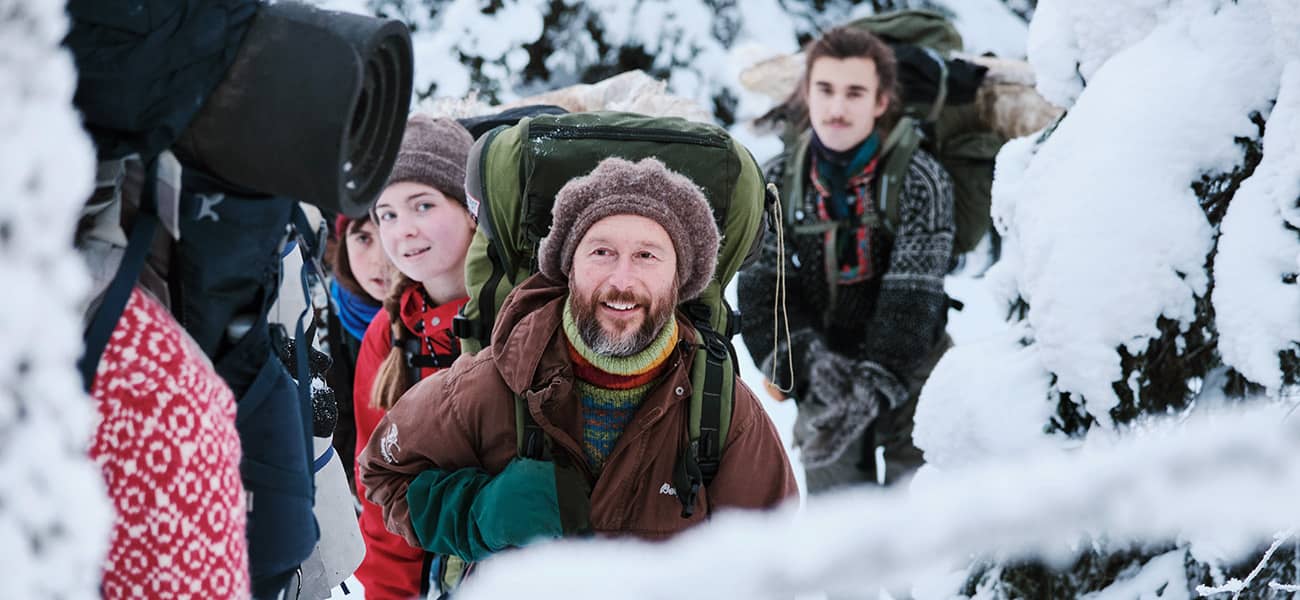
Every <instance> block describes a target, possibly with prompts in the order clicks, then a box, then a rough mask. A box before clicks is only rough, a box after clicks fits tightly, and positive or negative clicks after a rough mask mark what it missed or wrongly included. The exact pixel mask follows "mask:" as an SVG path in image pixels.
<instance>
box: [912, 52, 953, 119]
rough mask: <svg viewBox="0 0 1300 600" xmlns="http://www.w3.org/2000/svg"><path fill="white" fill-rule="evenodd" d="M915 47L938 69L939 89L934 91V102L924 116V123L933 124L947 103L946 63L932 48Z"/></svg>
mask: <svg viewBox="0 0 1300 600" xmlns="http://www.w3.org/2000/svg"><path fill="white" fill-rule="evenodd" d="M917 47H918V48H920V49H921V51H922V52H924V53H925V55H926V56H927V57H929V58H930V60H933V61H934V64H935V65H937V66H938V67H939V81H938V84H939V88H938V89H937V90H936V91H935V94H934V102H931V103H930V112H929V113H927V114H926V115H925V122H926V123H934V122H935V121H938V120H939V115H940V114H941V113H942V112H943V105H944V103H945V102H947V101H948V61H946V60H944V59H943V57H942V56H940V55H939V53H938V52H936V51H935V49H934V48H931V47H929V46H917Z"/></svg>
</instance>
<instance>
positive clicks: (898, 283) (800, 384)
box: [738, 150, 954, 398]
mask: <svg viewBox="0 0 1300 600" xmlns="http://www.w3.org/2000/svg"><path fill="white" fill-rule="evenodd" d="M785 164H786V157H785V156H784V155H782V156H778V157H777V158H775V159H773V160H772V161H771V162H769V163H768V165H767V166H766V168H765V170H766V175H767V180H768V181H769V182H773V183H776V184H777V185H778V186H779V185H781V182H782V181H783V177H784V175H785V173H784V170H785ZM805 177H807V175H805ZM872 185H874V183H873V184H872ZM804 188H805V190H807V191H806V193H805V194H804V197H803V198H801V199H798V201H800V202H801V204H802V206H801V208H802V211H803V213H804V214H810V215H815V214H816V210H815V203H816V200H817V198H816V191H815V189H814V187H813V186H811V185H805V186H804ZM871 194H872V197H874V194H875V191H874V190H872V191H871ZM952 198H953V196H952V180H951V179H950V178H949V176H948V173H947V172H946V171H945V170H944V169H943V167H942V166H941V165H940V164H939V162H938V161H937V160H935V159H934V157H932V156H931V155H929V154H927V153H926V152H925V151H923V150H918V151H917V152H916V154H915V155H914V156H913V158H912V162H911V164H910V165H909V166H908V171H907V176H906V177H905V178H904V181H903V191H902V193H901V194H900V199H899V223H898V227H897V231H895V232H894V235H893V236H892V239H890V237H891V236H890V234H889V233H887V232H885V231H883V230H877V231H875V232H873V236H874V237H875V239H881V240H885V241H884V243H880V244H876V245H875V246H874V249H875V252H874V255H873V256H872V260H873V261H874V262H875V264H877V265H884V266H885V268H884V269H877V272H878V273H881V274H880V275H878V276H877V277H875V278H873V279H869V280H867V281H863V282H861V283H855V284H850V285H843V286H840V287H839V289H838V290H837V298H836V300H835V305H834V307H831V306H830V304H831V297H830V294H829V291H828V289H829V288H828V284H827V282H826V276H825V274H824V267H823V247H822V239H821V237H820V236H817V235H793V234H792V233H791V232H789V231H787V233H786V236H785V241H786V248H785V254H786V278H787V280H786V289H787V294H786V295H787V299H786V306H787V314H788V316H789V319H790V336H791V339H792V340H793V342H792V344H791V348H790V350H791V352H792V354H793V363H794V365H793V366H794V372H795V381H794V382H793V383H794V385H795V387H794V391H793V392H792V393H793V395H794V396H795V397H796V398H800V397H802V396H804V394H805V393H806V391H807V381H806V380H805V374H806V373H808V370H809V365H810V364H811V363H810V361H811V360H814V359H816V357H815V356H810V352H809V351H808V348H809V347H810V346H812V347H814V348H829V349H830V350H832V351H834V352H838V353H840V354H842V355H843V356H845V357H847V358H850V359H853V360H868V361H872V362H875V363H878V364H880V365H882V366H884V367H885V368H886V369H888V370H889V371H890V372H891V373H893V374H894V375H895V376H896V377H899V378H900V379H901V378H902V377H904V376H905V375H906V374H908V373H909V372H911V371H912V370H913V369H915V368H916V367H918V366H919V365H920V363H921V362H922V361H923V360H924V359H925V357H926V356H928V355H929V354H930V352H931V351H932V350H933V348H934V345H935V344H936V343H937V342H938V341H939V339H940V338H941V337H942V335H943V330H944V327H945V325H946V323H947V309H948V303H947V296H946V295H945V294H944V291H943V278H944V275H945V274H946V273H947V271H948V269H949V263H950V261H951V259H952V245H953V232H954V225H953V199H952ZM782 201H783V202H789V201H792V199H787V198H785V197H784V196H783V197H782ZM776 269H777V249H776V236H775V235H770V234H769V235H767V236H766V238H765V240H764V242H763V248H762V252H761V254H760V255H759V258H758V259H757V260H756V261H755V262H754V264H753V265H752V266H750V267H748V268H746V269H745V270H743V271H742V272H741V273H740V281H739V283H738V286H739V289H738V292H739V294H738V296H739V298H740V309H741V311H742V313H743V314H744V315H745V317H744V319H742V320H741V321H742V322H741V335H742V336H743V338H744V340H745V345H746V346H748V347H749V350H750V352H751V353H752V354H753V357H754V360H755V361H756V362H757V363H758V364H759V365H760V367H761V368H762V369H763V373H764V375H767V376H769V377H770V376H771V373H772V370H771V365H772V360H773V358H774V356H775V355H774V353H773V321H774V315H773V310H772V306H773V300H774V296H775V293H776V272H777V271H776ZM780 339H781V340H782V345H781V347H780V348H778V349H777V352H778V353H779V355H780V356H779V357H777V358H778V359H779V360H778V362H777V382H778V383H779V384H781V385H782V386H789V385H790V384H791V382H789V381H787V379H788V372H789V370H788V368H787V364H786V345H785V343H784V342H785V334H784V331H783V332H782V333H781V335H780Z"/></svg>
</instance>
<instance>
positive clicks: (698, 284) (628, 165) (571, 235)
mask: <svg viewBox="0 0 1300 600" xmlns="http://www.w3.org/2000/svg"><path fill="white" fill-rule="evenodd" d="M611 215H639V216H642V217H645V218H647V219H650V220H652V221H654V222H656V223H658V224H659V225H660V226H662V227H663V228H664V231H667V232H668V237H669V239H671V240H672V241H673V248H674V250H675V251H676V252H677V282H678V285H679V286H680V287H679V290H680V294H679V300H681V301H686V300H694V299H695V298H696V297H698V296H699V295H700V293H701V292H703V291H704V288H705V287H707V286H708V285H709V280H711V279H713V270H714V267H715V266H717V262H718V226H717V224H716V223H714V221H713V209H712V207H710V206H709V202H708V200H706V199H705V198H704V193H703V192H701V191H700V188H699V187H697V186H696V185H695V183H694V182H692V181H691V180H690V179H687V178H686V177H685V176H683V175H680V174H678V173H674V172H673V171H670V170H669V169H668V167H666V166H664V163H662V162H660V161H659V160H658V159H654V158H646V159H642V160H641V161H639V162H635V163H633V162H629V161H627V160H624V159H622V158H607V159H605V160H603V161H601V162H600V164H598V165H596V168H595V169H593V170H592V171H591V173H589V174H587V175H584V176H582V177H575V178H573V179H570V180H569V182H568V183H566V184H564V187H562V188H560V191H559V192H557V193H556V194H555V205H554V206H553V207H552V208H551V216H552V217H553V222H552V224H551V232H550V233H549V234H548V235H547V236H546V237H545V238H543V239H542V243H541V246H540V247H539V248H538V251H537V252H538V264H539V266H540V268H541V271H542V273H544V274H546V276H547V277H550V278H551V279H555V280H560V281H565V280H568V277H569V273H570V271H571V270H572V269H573V253H574V251H575V250H577V248H578V242H580V241H582V238H583V236H585V235H586V234H587V230H588V229H590V228H591V226H592V225H594V224H595V223H596V222H597V221H599V220H601V219H604V218H605V217H608V216H611Z"/></svg>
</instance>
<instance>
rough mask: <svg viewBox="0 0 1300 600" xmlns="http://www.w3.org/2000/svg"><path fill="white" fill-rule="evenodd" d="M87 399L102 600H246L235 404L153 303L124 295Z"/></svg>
mask: <svg viewBox="0 0 1300 600" xmlns="http://www.w3.org/2000/svg"><path fill="white" fill-rule="evenodd" d="M91 396H92V398H93V399H94V401H95V404H96V408H97V410H98V412H99V418H100V422H99V424H98V426H97V427H96V429H95V439H94V441H93V442H92V445H91V448H90V457H91V459H92V460H94V461H95V463H96V464H98V465H99V468H100V469H101V470H102V472H103V474H104V482H105V484H106V486H107V491H108V496H109V500H110V501H111V502H112V503H113V506H114V514H115V519H114V522H113V531H112V534H111V535H110V537H109V550H108V555H107V556H106V557H105V559H104V574H103V581H102V587H101V592H102V594H101V595H102V597H103V598H108V599H116V598H196V599H197V598H247V597H248V595H249V593H250V592H249V580H248V549H247V542H246V541H245V540H246V538H245V525H246V523H245V512H244V485H243V483H242V482H241V480H240V478H239V459H240V445H239V433H238V432H237V431H236V430H235V397H234V394H232V393H231V391H230V388H229V387H228V386H227V385H226V383H225V381H223V380H222V379H221V377H220V376H218V375H217V373H216V371H215V370H214V369H213V367H212V363H211V362H210V361H209V360H208V358H207V357H206V356H204V354H203V351H202V350H200V349H199V347H198V345H197V344H195V343H194V340H193V339H191V338H190V337H189V335H187V334H186V333H185V331H184V330H183V329H181V327H180V325H179V324H177V323H176V321H175V319H173V318H172V316H171V315H170V314H168V312H167V311H166V309H164V308H163V307H162V305H161V304H159V303H158V301H156V300H154V299H153V298H152V297H150V296H148V295H146V294H145V293H143V292H141V291H140V290H139V289H137V290H135V291H133V292H132V293H131V297H130V299H129V301H128V302H127V306H126V310H125V311H123V313H122V318H121V320H119V321H118V323H117V326H116V328H115V329H114V330H113V334H112V337H111V338H110V340H109V343H108V347H107V348H105V349H104V355H103V359H101V361H100V363H99V370H98V371H97V374H96V376H95V384H94V388H93V389H92V390H91Z"/></svg>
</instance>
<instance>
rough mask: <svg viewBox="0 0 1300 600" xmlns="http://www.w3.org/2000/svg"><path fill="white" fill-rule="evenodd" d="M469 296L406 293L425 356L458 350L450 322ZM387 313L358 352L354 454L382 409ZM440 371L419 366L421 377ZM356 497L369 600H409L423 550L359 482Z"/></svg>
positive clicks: (405, 309)
mask: <svg viewBox="0 0 1300 600" xmlns="http://www.w3.org/2000/svg"><path fill="white" fill-rule="evenodd" d="M466 300H467V299H466V298H461V299H459V300H454V301H452V302H448V303H446V304H442V305H440V306H429V305H428V303H427V301H426V300H425V295H424V293H423V290H422V289H421V288H420V287H419V286H418V285H416V286H412V287H410V288H408V289H407V290H406V292H405V293H404V294H403V295H402V303H401V314H402V322H403V323H404V324H405V325H406V329H407V331H410V332H415V331H417V330H423V333H422V334H420V335H419V336H418V337H419V339H420V348H421V349H422V350H424V352H425V353H426V354H427V353H428V350H429V346H430V345H432V346H433V348H434V350H435V351H436V352H438V353H439V354H442V353H450V352H452V351H453V350H454V349H456V348H459V344H458V343H457V342H455V341H454V336H453V335H452V333H451V320H452V318H453V317H455V316H456V312H457V311H459V310H460V307H461V306H463V305H464V304H465V301H466ZM390 323H391V321H389V318H388V312H387V311H384V310H381V311H379V312H378V313H376V314H375V318H374V320H373V321H371V322H370V326H369V327H367V328H366V336H365V338H364V339H362V340H361V352H360V353H359V354H358V355H357V372H356V378H355V379H354V380H353V387H352V405H353V407H352V408H353V414H354V415H355V418H356V425H357V448H356V452H355V453H354V454H353V458H354V460H355V458H356V456H357V455H359V454H360V453H361V450H362V449H363V448H365V447H366V443H367V442H369V441H370V435H371V433H373V432H374V430H375V426H377V425H378V424H379V420H380V419H382V418H383V417H384V411H383V410H381V409H378V408H375V407H373V406H371V404H370V390H371V388H372V387H373V386H374V382H375V374H376V373H378V371H379V366H380V365H382V364H383V362H384V359H385V358H387V357H388V353H389V352H390V351H392V349H393V336H392V331H391V328H390V327H389V325H390ZM436 371H437V369H421V371H420V376H421V378H424V377H428V376H429V375H432V374H433V373H434V372H436ZM357 497H358V498H361V499H362V500H361V518H360V520H361V537H362V539H364V540H365V543H366V556H365V558H364V559H362V561H361V566H359V567H357V571H356V576H357V580H358V581H360V582H361V585H362V586H365V588H366V598H368V599H374V600H388V599H394V600H397V599H400V600H407V599H409V598H415V597H418V596H419V595H420V590H421V589H422V587H423V584H424V577H423V575H424V573H423V571H424V555H425V553H424V550H422V549H420V548H413V547H411V546H410V545H408V544H407V543H406V541H405V540H403V539H402V537H401V536H399V535H394V534H392V533H389V531H388V529H387V528H385V527H384V519H383V514H382V509H381V508H380V507H379V506H378V505H376V504H374V503H372V502H370V501H369V500H365V497H366V490H365V488H364V487H363V486H362V485H361V481H360V480H359V479H358V480H357Z"/></svg>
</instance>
